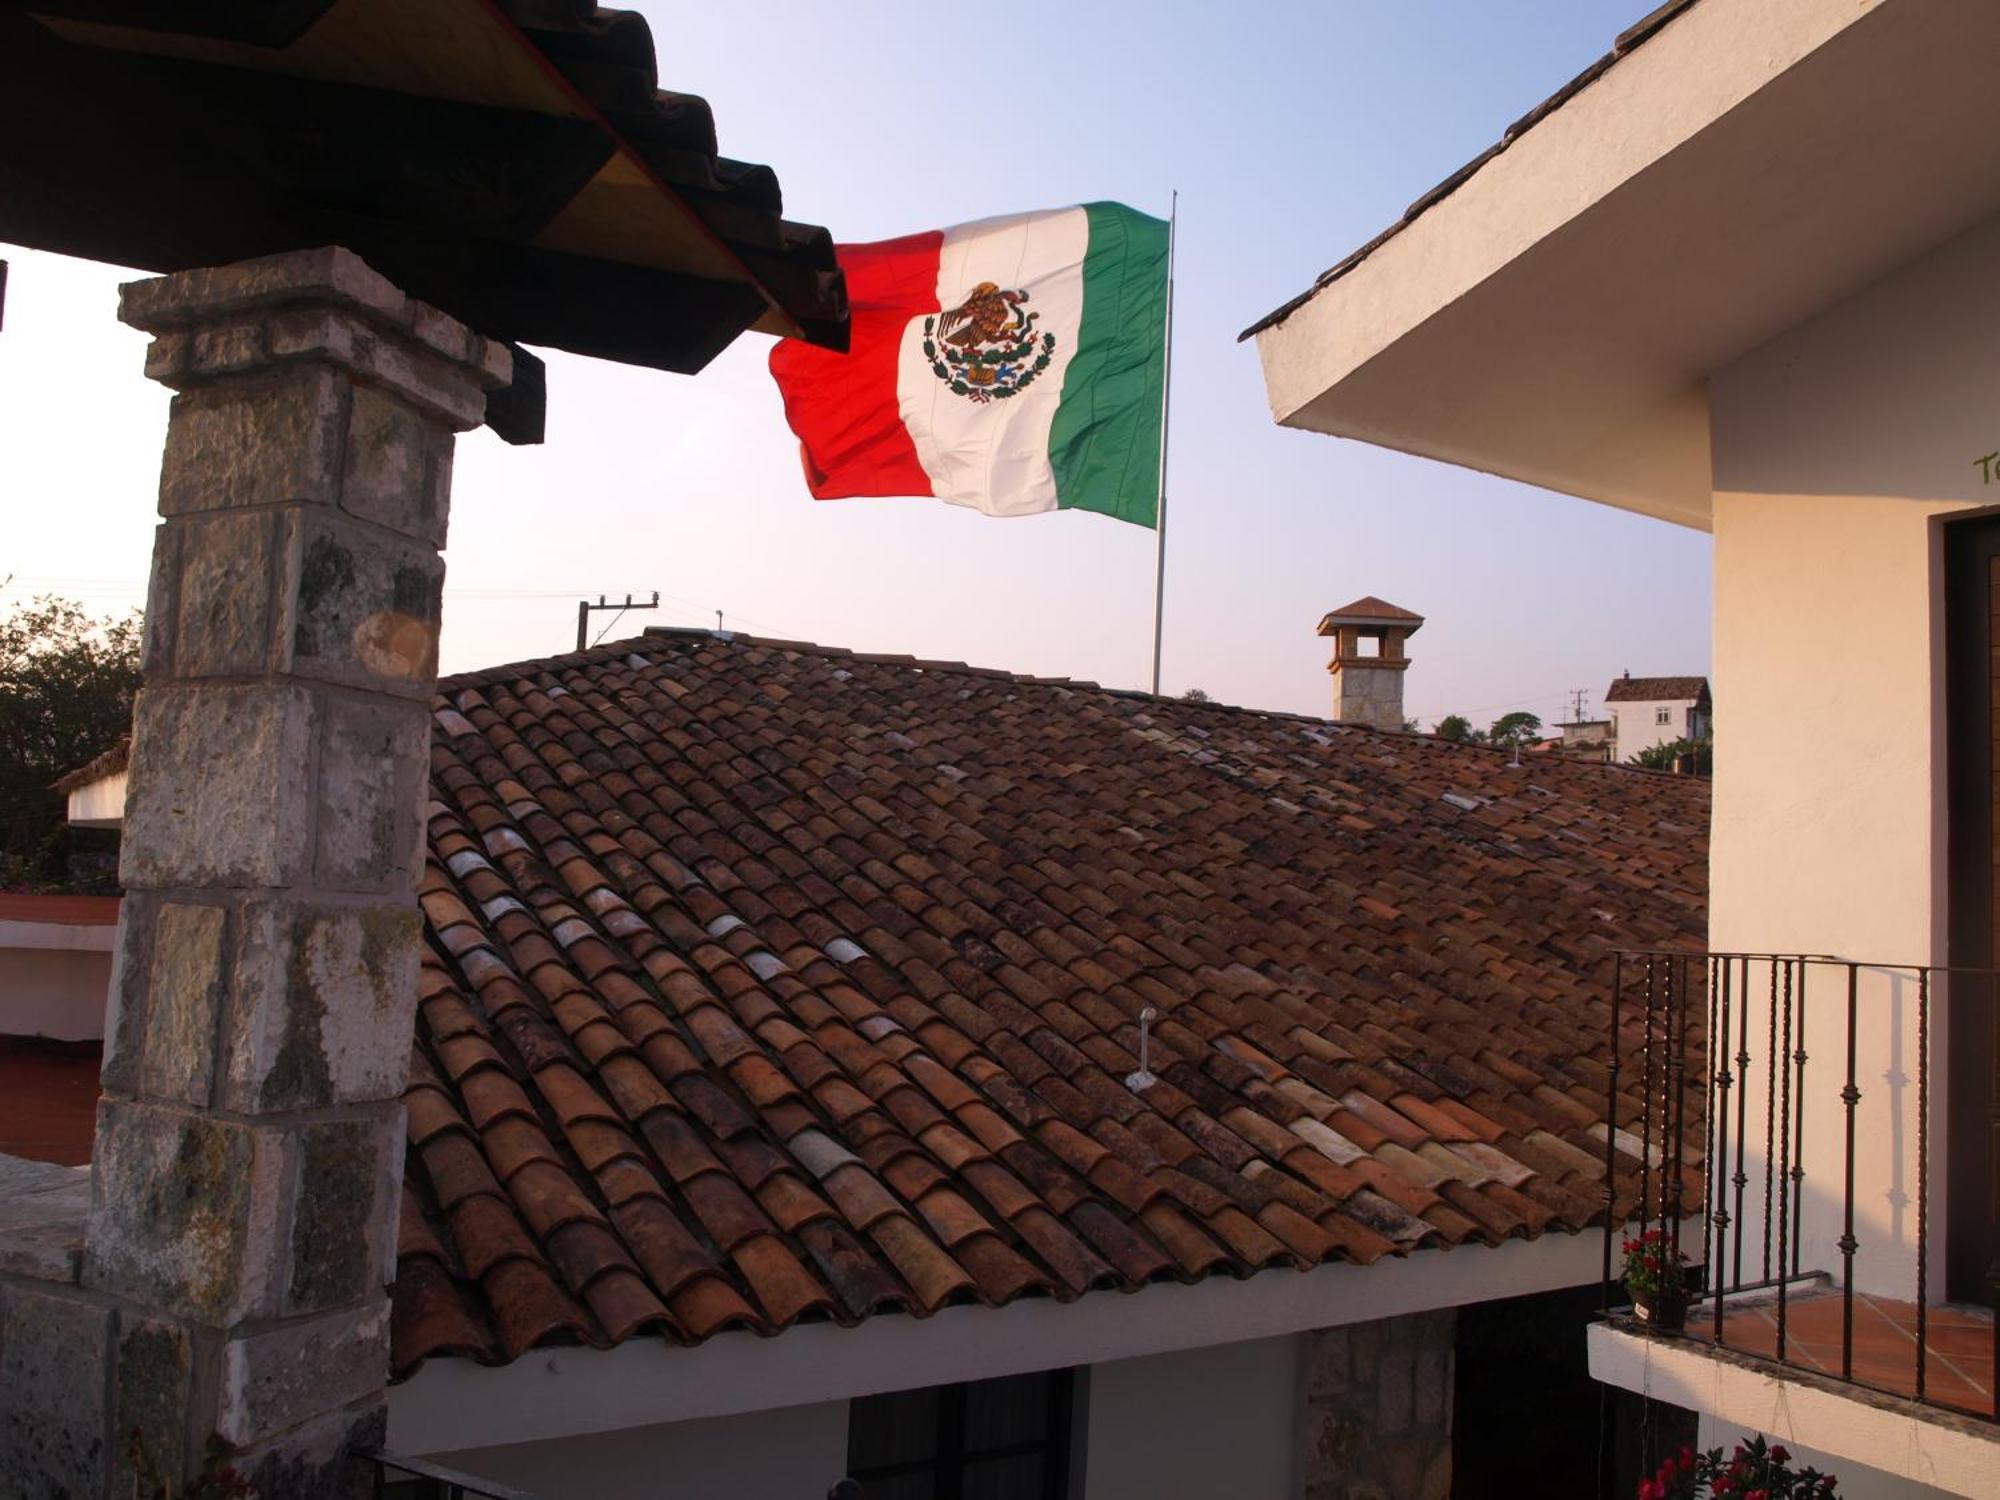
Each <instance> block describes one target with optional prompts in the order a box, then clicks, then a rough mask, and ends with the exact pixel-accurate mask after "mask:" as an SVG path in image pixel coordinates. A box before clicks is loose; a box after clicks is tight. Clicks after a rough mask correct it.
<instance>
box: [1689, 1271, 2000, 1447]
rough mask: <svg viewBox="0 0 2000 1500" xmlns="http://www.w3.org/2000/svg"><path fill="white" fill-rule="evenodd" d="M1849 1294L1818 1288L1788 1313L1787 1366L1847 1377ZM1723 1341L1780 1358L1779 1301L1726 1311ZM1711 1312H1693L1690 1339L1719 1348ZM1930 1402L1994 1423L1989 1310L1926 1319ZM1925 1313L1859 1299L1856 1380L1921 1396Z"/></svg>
mask: <svg viewBox="0 0 2000 1500" xmlns="http://www.w3.org/2000/svg"><path fill="white" fill-rule="evenodd" d="M1841 1306H1842V1299H1841V1294H1840V1293H1839V1291H1837V1290H1830V1291H1822V1290H1818V1289H1814V1290H1812V1291H1810V1292H1806V1293H1804V1294H1802V1295H1795V1296H1793V1297H1791V1298H1789V1299H1788V1300H1787V1302H1786V1306H1785V1363H1786V1364H1790V1365H1796V1366H1797V1367H1798V1368H1800V1369H1802V1370H1811V1371H1814V1372H1816V1373H1818V1374H1822V1375H1831V1376H1833V1377H1834V1378H1835V1379H1839V1378H1840V1377H1841V1323H1842V1318H1841ZM1723 1319H1724V1321H1723V1330H1722V1341H1723V1343H1725V1344H1727V1345H1728V1346H1729V1347H1731V1348H1733V1349H1739V1350H1741V1351H1742V1352H1744V1353H1746V1354H1755V1355H1759V1356H1761V1357H1763V1358H1765V1359H1771V1358H1774V1357H1775V1356H1776V1352H1777V1342H1778V1304H1777V1302H1776V1300H1775V1299H1769V1300H1759V1301H1756V1302H1745V1303H1741V1304H1732V1303H1725V1304H1724V1313H1723ZM1714 1330H1715V1324H1714V1315H1713V1312H1712V1310H1711V1309H1708V1308H1697V1309H1693V1310H1691V1311H1690V1312H1689V1313H1688V1332H1689V1333H1690V1334H1691V1335H1693V1336H1694V1337H1696V1338H1699V1339H1702V1340H1705V1341H1712V1340H1713V1338H1714ZM1924 1348H1925V1351H1926V1356H1925V1360H1924V1399H1925V1400H1927V1401H1930V1402H1933V1403H1935V1404H1937V1405H1940V1406H1950V1407H1955V1408H1957V1409H1958V1410H1960V1411H1968V1412H1972V1413H1974V1414H1976V1415H1979V1416H1992V1415H1993V1412H1994V1405H1993V1315H1992V1314H1991V1313H1990V1312H1987V1311H1985V1310H1984V1309H1981V1308H1967V1307H1957V1306H1933V1307H1932V1308H1930V1309H1929V1313H1928V1316H1927V1317H1926V1319H1925V1328H1924ZM1916 1365H1917V1309H1916V1304H1914V1303H1911V1302H1897V1301H1895V1300H1893V1299H1891V1298H1888V1297H1870V1296H1867V1295H1864V1294H1862V1293H1858V1292H1857V1293H1856V1294H1855V1297H1854V1373H1853V1378H1854V1379H1855V1380H1857V1381H1859V1382H1861V1383H1862V1384H1864V1385H1872V1386H1874V1387H1876V1388H1877V1389H1879V1390H1884V1391H1889V1392H1892V1393H1894V1394H1896V1395H1899V1396H1912V1395H1915V1394H1916Z"/></svg>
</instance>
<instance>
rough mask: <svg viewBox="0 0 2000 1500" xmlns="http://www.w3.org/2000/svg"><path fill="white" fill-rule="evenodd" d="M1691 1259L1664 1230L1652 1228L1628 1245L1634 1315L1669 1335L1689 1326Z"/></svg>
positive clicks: (1627, 1270) (1627, 1274)
mask: <svg viewBox="0 0 2000 1500" xmlns="http://www.w3.org/2000/svg"><path fill="white" fill-rule="evenodd" d="M1688 1280H1689V1278H1688V1258H1687V1257H1686V1256H1685V1255H1683V1254H1681V1253H1680V1251H1679V1250H1677V1249H1676V1248H1675V1247H1674V1246H1673V1244H1672V1243H1671V1242H1670V1241H1669V1240H1668V1239H1667V1232H1666V1231H1665V1230H1664V1229H1649V1230H1647V1231H1646V1232H1645V1233H1644V1234H1642V1235H1640V1236H1639V1237H1638V1238H1637V1239H1630V1240H1627V1241H1626V1242H1625V1290H1626V1291H1628V1292H1630V1293H1631V1294H1632V1313H1633V1316H1635V1317H1636V1318H1638V1320H1639V1321H1640V1322H1641V1323H1646V1324H1649V1325H1651V1326H1652V1327H1654V1328H1658V1329H1660V1330H1661V1331H1662V1332H1666V1333H1678V1332H1680V1331H1681V1329H1682V1328H1684V1327H1686V1326H1687V1309H1688Z"/></svg>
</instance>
